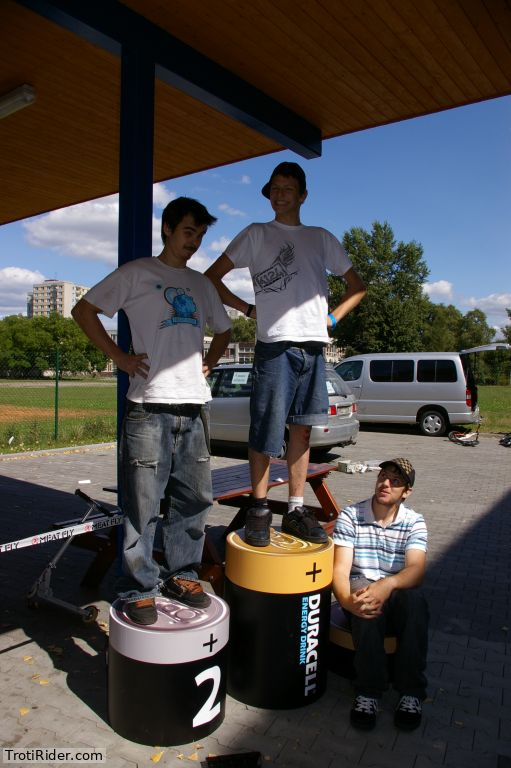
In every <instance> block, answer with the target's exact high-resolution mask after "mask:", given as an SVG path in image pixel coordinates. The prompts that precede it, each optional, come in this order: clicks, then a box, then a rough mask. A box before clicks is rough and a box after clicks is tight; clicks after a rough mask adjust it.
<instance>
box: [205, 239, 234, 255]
mask: <svg viewBox="0 0 511 768" xmlns="http://www.w3.org/2000/svg"><path fill="white" fill-rule="evenodd" d="M230 242H231V239H230V238H229V237H226V236H225V235H222V237H220V238H219V239H218V240H213V242H212V243H210V245H209V250H210V251H213V252H214V253H223V252H224V251H225V249H226V248H227V246H228V245H229V243H230Z"/></svg>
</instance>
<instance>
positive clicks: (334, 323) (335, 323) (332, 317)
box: [328, 312, 337, 331]
mask: <svg viewBox="0 0 511 768" xmlns="http://www.w3.org/2000/svg"><path fill="white" fill-rule="evenodd" d="M328 317H329V318H330V320H331V321H332V331H333V330H334V328H335V326H336V325H337V320H336V319H335V315H333V314H332V313H331V312H329V313H328Z"/></svg>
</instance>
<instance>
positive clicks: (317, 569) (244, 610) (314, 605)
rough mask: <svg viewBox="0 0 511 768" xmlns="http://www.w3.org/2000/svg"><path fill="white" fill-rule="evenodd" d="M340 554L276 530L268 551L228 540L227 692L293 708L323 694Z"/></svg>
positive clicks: (234, 536)
mask: <svg viewBox="0 0 511 768" xmlns="http://www.w3.org/2000/svg"><path fill="white" fill-rule="evenodd" d="M333 551H334V550H333V543H332V541H331V540H330V539H329V540H328V543H327V544H309V543H308V542H306V541H301V540H299V539H296V538H295V537H294V536H288V535H287V534H285V533H281V532H280V531H278V530H275V529H272V532H271V543H270V546H268V547H251V546H250V545H249V544H247V543H246V542H245V540H244V532H243V531H241V530H240V531H235V532H233V533H230V534H229V535H228V537H227V548H226V561H225V576H226V579H225V595H224V596H225V599H226V600H227V602H228V604H229V608H230V611H231V624H230V631H229V637H230V640H229V660H228V666H227V692H228V693H229V694H230V695H231V696H233V697H234V698H235V699H238V701H241V702H243V703H244V704H249V705H251V706H254V707H264V708H268V709H291V708H294V707H301V706H304V705H306V704H310V703H311V702H313V701H315V700H316V699H317V698H319V696H321V695H322V693H324V690H325V687H326V678H327V670H328V633H329V626H330V600H331V597H330V587H331V583H332V569H333Z"/></svg>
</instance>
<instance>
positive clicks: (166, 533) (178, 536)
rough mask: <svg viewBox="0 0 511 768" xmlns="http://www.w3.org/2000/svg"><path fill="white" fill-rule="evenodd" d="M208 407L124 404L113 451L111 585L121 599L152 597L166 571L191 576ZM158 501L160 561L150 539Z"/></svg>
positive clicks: (209, 499)
mask: <svg viewBox="0 0 511 768" xmlns="http://www.w3.org/2000/svg"><path fill="white" fill-rule="evenodd" d="M207 411H208V409H207V406H200V405H197V406H192V405H186V406H166V405H155V404H150V403H147V404H141V403H133V402H130V401H128V403H127V409H126V415H125V418H124V423H123V430H122V438H121V455H120V460H121V477H122V506H123V511H124V514H125V522H124V544H123V571H124V576H123V577H122V578H121V579H120V580H119V583H118V591H119V596H120V597H121V598H123V599H125V600H128V601H132V600H139V599H140V598H143V597H155V596H156V595H158V594H159V585H160V584H161V582H162V581H164V580H165V579H167V578H168V577H169V576H171V575H178V576H184V577H187V578H196V577H197V573H196V570H195V567H196V564H197V563H200V561H201V558H202V549H203V545H204V525H205V522H206V517H207V514H208V512H209V510H210V509H211V505H212V503H213V493H212V485H211V468H210V454H209V448H208V444H207V438H206V434H205V427H204V424H203V418H205V419H207ZM201 414H202V416H201ZM162 499H163V500H164V504H163V521H162V525H161V532H162V539H163V555H164V562H163V564H162V565H161V566H160V565H158V563H156V561H155V560H154V558H153V545H154V538H155V533H156V525H157V523H158V517H159V515H160V501H161V500H162Z"/></svg>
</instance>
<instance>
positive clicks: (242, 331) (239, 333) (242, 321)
mask: <svg viewBox="0 0 511 768" xmlns="http://www.w3.org/2000/svg"><path fill="white" fill-rule="evenodd" d="M255 338H256V321H255V320H250V318H248V317H235V318H234V320H233V321H232V330H231V341H249V342H255Z"/></svg>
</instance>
